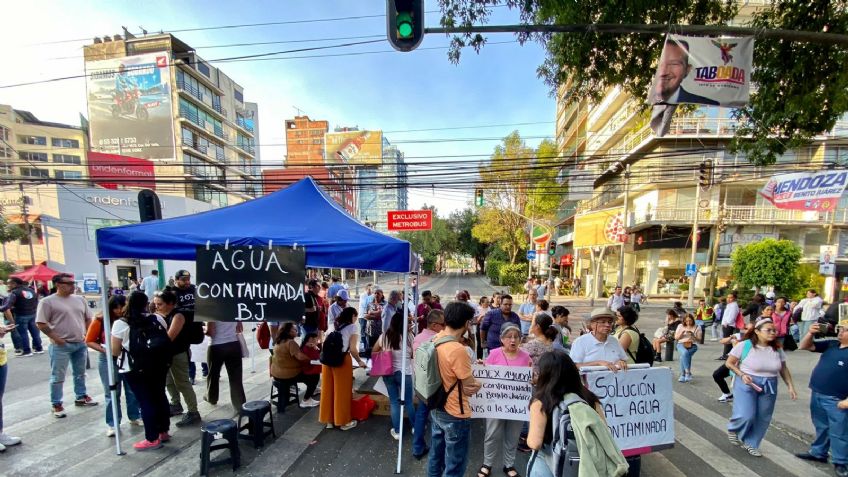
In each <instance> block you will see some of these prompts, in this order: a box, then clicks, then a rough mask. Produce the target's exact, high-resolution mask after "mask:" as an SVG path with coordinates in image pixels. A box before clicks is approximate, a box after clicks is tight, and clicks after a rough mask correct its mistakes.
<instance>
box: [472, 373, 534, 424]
mask: <svg viewBox="0 0 848 477" xmlns="http://www.w3.org/2000/svg"><path fill="white" fill-rule="evenodd" d="M472 373H473V374H474V378H476V379H477V381H479V382H480V384H481V387H480V390H479V391H477V393H476V394H475V395H473V396H471V397H470V398H469V403H470V404H471V417H472V418H479V419H483V418H491V419H508V420H511V421H529V420H530V416H529V414H528V412H527V407H528V406H529V405H530V398H531V397H532V396H533V388H532V387H531V386H530V377H531V375H532V373H533V370H532V368H529V367H519V366H483V365H482V364H475V365H474V366H473V367H472Z"/></svg>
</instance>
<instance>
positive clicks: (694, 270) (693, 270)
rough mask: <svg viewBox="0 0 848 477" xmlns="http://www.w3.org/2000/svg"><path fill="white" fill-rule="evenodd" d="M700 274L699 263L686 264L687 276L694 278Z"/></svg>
mask: <svg viewBox="0 0 848 477" xmlns="http://www.w3.org/2000/svg"><path fill="white" fill-rule="evenodd" d="M697 274H698V264H697V263H687V264H686V276H687V277H694V276H695V275H697Z"/></svg>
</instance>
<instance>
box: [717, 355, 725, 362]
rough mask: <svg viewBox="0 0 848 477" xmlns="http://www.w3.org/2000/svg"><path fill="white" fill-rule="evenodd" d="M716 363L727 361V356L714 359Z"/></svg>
mask: <svg viewBox="0 0 848 477" xmlns="http://www.w3.org/2000/svg"><path fill="white" fill-rule="evenodd" d="M716 361H727V355H726V354H723V355H721V356H719V357H718V358H716Z"/></svg>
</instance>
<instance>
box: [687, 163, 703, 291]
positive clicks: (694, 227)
mask: <svg viewBox="0 0 848 477" xmlns="http://www.w3.org/2000/svg"><path fill="white" fill-rule="evenodd" d="M700 212H701V181H700V179H699V178H696V179H695V217H694V219H692V257H691V260H690V261H689V263H695V255H696V254H697V253H698V215H700ZM697 281H698V267H697V265H696V266H695V274H694V275H691V276H690V277H689V298H688V299H687V300H686V306H692V305H693V303H694V302H695V283H696V282H697Z"/></svg>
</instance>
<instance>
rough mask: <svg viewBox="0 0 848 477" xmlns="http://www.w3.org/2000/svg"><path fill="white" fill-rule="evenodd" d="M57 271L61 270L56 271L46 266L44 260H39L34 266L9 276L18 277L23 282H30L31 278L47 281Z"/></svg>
mask: <svg viewBox="0 0 848 477" xmlns="http://www.w3.org/2000/svg"><path fill="white" fill-rule="evenodd" d="M58 273H61V272H57V271H56V270H53V269H52V268H50V267H48V266H47V264H45V263H44V262H41V263H39V264H38V265H36V266H34V267H30V268H27V269H26V270H24V271H22V272H18V273H13V274H11V275H9V276H10V277H18V278H20V279H21V280H23V281H25V282H31V281H33V280H38V281H42V282H48V281H50V280H51V279H52V278H53V277H54V276H55V275H56V274H58Z"/></svg>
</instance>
